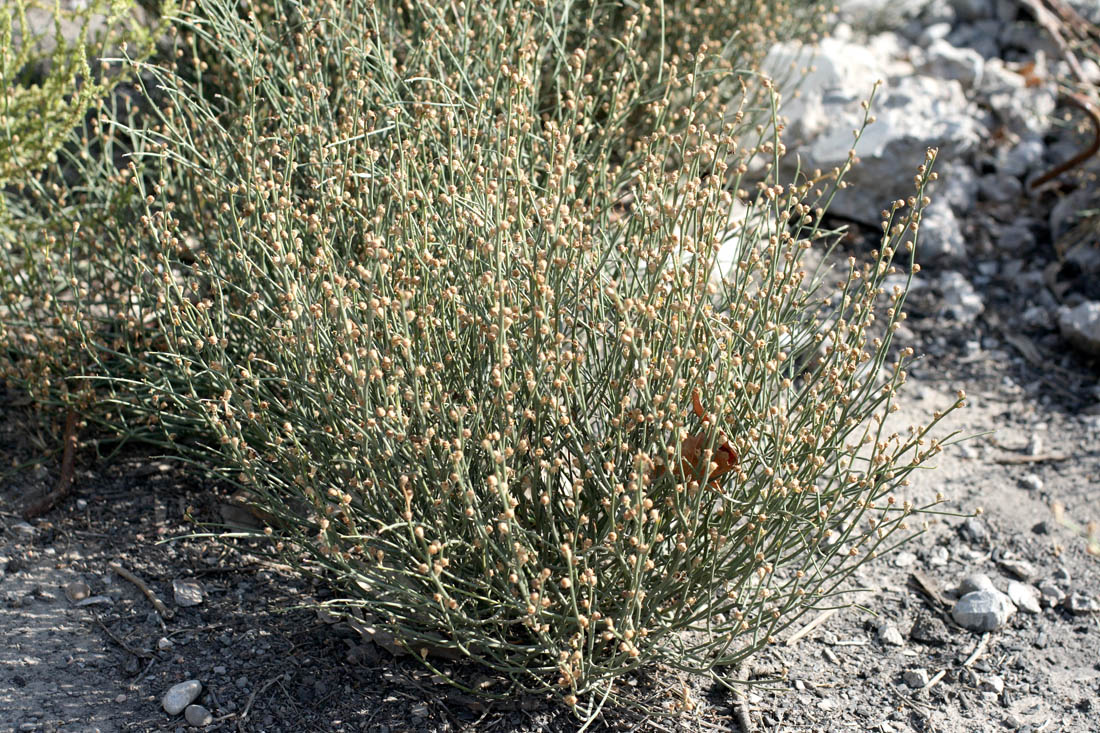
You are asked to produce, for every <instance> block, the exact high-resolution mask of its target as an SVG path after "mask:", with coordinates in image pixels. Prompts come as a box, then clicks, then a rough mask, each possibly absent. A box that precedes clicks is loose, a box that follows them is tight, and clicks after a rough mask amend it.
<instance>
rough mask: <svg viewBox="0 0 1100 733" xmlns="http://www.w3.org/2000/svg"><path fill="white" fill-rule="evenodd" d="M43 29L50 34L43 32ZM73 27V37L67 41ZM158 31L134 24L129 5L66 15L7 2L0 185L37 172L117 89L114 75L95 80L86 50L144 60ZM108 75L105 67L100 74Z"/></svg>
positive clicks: (0, 26)
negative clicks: (121, 49) (122, 50)
mask: <svg viewBox="0 0 1100 733" xmlns="http://www.w3.org/2000/svg"><path fill="white" fill-rule="evenodd" d="M166 10H167V11H168V12H169V13H170V12H171V8H166ZM47 19H49V20H47ZM43 28H49V29H50V30H49V31H47V32H46V33H42V32H41V29H43ZM70 28H71V29H72V30H71V31H69V34H70V35H72V36H75V38H72V39H69V38H66V30H67V29H70ZM158 30H163V29H162V28H160V29H158V28H156V27H154V28H153V29H150V28H147V27H145V26H144V25H143V24H142V23H140V22H139V16H138V15H136V14H135V9H134V3H133V0H93V1H92V2H89V3H87V4H85V5H84V6H83V7H79V8H75V9H66V10H62V9H61V7H60V5H59V4H57V3H54V2H52V1H51V2H41V1H39V0H14V1H13V2H10V3H5V8H4V10H3V11H2V12H0V89H3V90H4V100H3V104H2V106H0V139H2V140H3V142H4V145H2V146H0V186H3V185H6V184H8V183H10V182H12V181H13V180H15V179H16V178H17V177H21V176H24V175H27V174H29V173H32V172H34V171H36V170H38V169H40V168H42V167H43V166H44V165H45V164H46V163H47V162H48V161H49V160H50V158H51V156H53V155H54V153H56V152H57V149H58V148H59V147H61V145H62V144H63V143H64V142H65V141H66V140H67V139H68V138H69V137H70V135H71V134H72V131H73V130H74V129H75V128H76V127H77V125H78V123H80V121H81V120H82V119H83V118H84V115H85V114H86V113H87V111H88V110H89V109H90V108H91V107H92V105H93V104H94V103H96V102H98V101H99V100H101V99H103V98H104V97H105V96H106V95H107V94H108V93H109V92H110V90H111V88H112V87H113V86H114V85H115V84H116V83H117V82H118V76H117V75H111V74H107V73H101V74H100V75H99V76H98V77H97V76H96V75H95V74H93V73H92V70H91V68H90V67H89V65H88V51H89V47H90V48H91V49H92V50H93V52H94V53H96V55H102V52H104V51H110V50H114V49H117V47H118V46H120V45H123V44H127V45H128V46H129V47H130V53H131V54H133V55H135V56H136V57H137V58H143V57H144V56H145V55H147V54H148V53H149V52H150V51H151V50H152V47H153V44H154V41H155V33H156V32H157V31H158ZM43 47H45V48H43ZM108 68H109V67H108V66H107V64H106V63H104V65H103V68H102V69H101V71H102V72H107V70H108ZM40 76H41V78H39V77H40Z"/></svg>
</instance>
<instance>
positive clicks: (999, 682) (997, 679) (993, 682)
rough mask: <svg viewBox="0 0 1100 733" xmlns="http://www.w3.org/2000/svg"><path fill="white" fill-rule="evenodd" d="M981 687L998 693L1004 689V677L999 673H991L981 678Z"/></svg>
mask: <svg viewBox="0 0 1100 733" xmlns="http://www.w3.org/2000/svg"><path fill="white" fill-rule="evenodd" d="M981 689H983V690H986V691H987V692H995V693H997V694H998V695H1000V694H1001V693H1002V692H1004V691H1005V678H1004V677H1001V676H1000V675H999V674H991V675H989V676H988V677H986V678H985V679H984V680H982V684H981Z"/></svg>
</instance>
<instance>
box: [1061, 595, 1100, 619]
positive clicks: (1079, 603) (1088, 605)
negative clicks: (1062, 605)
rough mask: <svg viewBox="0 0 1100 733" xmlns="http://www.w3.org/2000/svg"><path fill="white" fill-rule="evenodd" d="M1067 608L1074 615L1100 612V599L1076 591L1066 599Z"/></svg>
mask: <svg viewBox="0 0 1100 733" xmlns="http://www.w3.org/2000/svg"><path fill="white" fill-rule="evenodd" d="M1066 610H1067V611H1069V612H1070V613H1072V614H1073V615H1074V616H1083V615H1085V614H1087V613H1098V612H1100V600H1098V599H1097V598H1096V596H1093V595H1089V594H1087V593H1074V594H1072V595H1071V596H1070V597H1069V598H1068V599H1066Z"/></svg>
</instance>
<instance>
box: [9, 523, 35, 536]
mask: <svg viewBox="0 0 1100 733" xmlns="http://www.w3.org/2000/svg"><path fill="white" fill-rule="evenodd" d="M11 531H12V532H15V534H17V535H19V537H21V538H22V539H25V540H29V539H30V538H31V537H34V526H33V525H32V524H30V523H29V522H16V523H15V524H13V525H11Z"/></svg>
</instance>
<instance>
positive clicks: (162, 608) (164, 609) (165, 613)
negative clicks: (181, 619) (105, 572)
mask: <svg viewBox="0 0 1100 733" xmlns="http://www.w3.org/2000/svg"><path fill="white" fill-rule="evenodd" d="M107 567H109V568H110V569H111V570H114V571H115V572H116V573H118V574H119V575H121V576H122V577H123V578H125V579H126V580H128V581H130V582H131V583H133V584H134V585H136V586H137V587H138V589H139V590H140V591H141V592H142V593H144V594H145V597H146V598H148V599H149V602H150V603H152V604H153V608H155V609H156V610H157V613H159V614H160V617H161V618H162V619H164V620H165V621H170V620H171V619H172V617H173V616H175V615H176V614H175V613H174V612H173V611H172V609H170V608H168V606H166V605H164V601H162V600H160V598H157V594H156V593H154V592H153V590H152V589H151V588H150V587H149V586H148V585H146V584H145V581H144V580H142V579H141V578H139V577H138V576H136V575H134V574H133V573H131V572H130V571H129V570H127V569H126V568H124V567H122V566H121V565H119V564H118V563H117V562H109V563H107Z"/></svg>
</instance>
